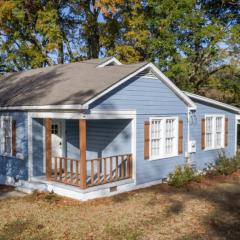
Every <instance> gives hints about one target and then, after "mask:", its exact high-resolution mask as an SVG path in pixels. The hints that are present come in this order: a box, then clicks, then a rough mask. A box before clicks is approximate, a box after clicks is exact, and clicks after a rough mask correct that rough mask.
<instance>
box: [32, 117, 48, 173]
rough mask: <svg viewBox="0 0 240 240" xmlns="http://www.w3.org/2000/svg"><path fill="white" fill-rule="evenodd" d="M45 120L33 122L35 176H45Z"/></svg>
mask: <svg viewBox="0 0 240 240" xmlns="http://www.w3.org/2000/svg"><path fill="white" fill-rule="evenodd" d="M43 132H44V124H43V119H35V118H34V119H33V120H32V149H33V160H32V161H33V176H35V177H36V176H42V175H44V174H45V173H44V167H43V166H44V162H43V161H44V152H43V151H44V141H43Z"/></svg>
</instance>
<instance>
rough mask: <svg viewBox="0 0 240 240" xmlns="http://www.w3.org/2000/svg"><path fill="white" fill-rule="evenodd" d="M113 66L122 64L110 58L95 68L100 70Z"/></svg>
mask: <svg viewBox="0 0 240 240" xmlns="http://www.w3.org/2000/svg"><path fill="white" fill-rule="evenodd" d="M115 65H122V63H121V62H119V61H118V60H117V59H116V58H115V57H112V58H110V59H108V60H107V61H105V62H103V63H101V64H99V65H98V66H97V67H98V68H101V67H107V66H115Z"/></svg>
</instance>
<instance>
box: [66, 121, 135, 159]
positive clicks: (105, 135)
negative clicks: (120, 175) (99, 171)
mask: <svg viewBox="0 0 240 240" xmlns="http://www.w3.org/2000/svg"><path fill="white" fill-rule="evenodd" d="M66 141H67V156H68V157H69V158H74V159H79V158H80V150H79V126H78V121H77V120H66ZM126 153H131V121H130V120H124V119H118V120H117V119H116V120H87V159H88V160H89V159H96V158H98V157H108V156H113V155H120V154H126Z"/></svg>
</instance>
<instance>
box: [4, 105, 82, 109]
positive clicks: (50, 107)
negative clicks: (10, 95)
mask: <svg viewBox="0 0 240 240" xmlns="http://www.w3.org/2000/svg"><path fill="white" fill-rule="evenodd" d="M68 109H74V110H82V109H83V108H82V105H80V104H71V105H42V106H9V107H0V110H68Z"/></svg>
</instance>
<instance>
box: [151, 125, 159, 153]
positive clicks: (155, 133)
mask: <svg viewBox="0 0 240 240" xmlns="http://www.w3.org/2000/svg"><path fill="white" fill-rule="evenodd" d="M160 148H161V120H152V122H151V155H152V156H153V157H157V156H160V152H161V149H160Z"/></svg>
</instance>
